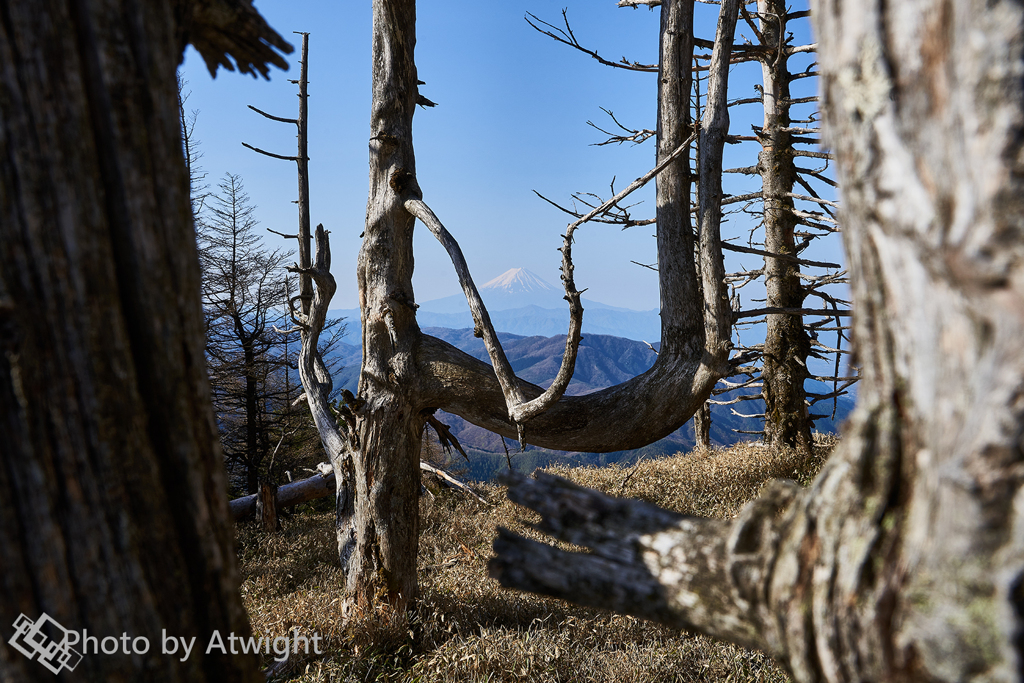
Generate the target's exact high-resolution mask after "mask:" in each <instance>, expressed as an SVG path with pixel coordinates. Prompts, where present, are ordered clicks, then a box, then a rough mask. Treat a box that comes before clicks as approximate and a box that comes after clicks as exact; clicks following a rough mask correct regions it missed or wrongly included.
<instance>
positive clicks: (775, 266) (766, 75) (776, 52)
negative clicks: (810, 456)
mask: <svg viewBox="0 0 1024 683" xmlns="http://www.w3.org/2000/svg"><path fill="white" fill-rule="evenodd" d="M757 11H758V14H759V19H760V21H759V24H760V29H761V37H762V38H763V41H764V42H763V45H764V47H766V48H768V50H769V52H768V54H767V55H764V56H762V57H761V74H762V83H763V87H762V101H763V103H764V126H763V127H762V129H761V132H760V134H759V135H758V138H759V139H760V141H761V153H760V155H758V160H757V170H758V173H760V174H761V196H762V198H763V201H764V248H765V251H768V252H771V253H773V254H785V255H788V256H797V249H796V239H795V236H794V231H795V229H796V226H797V222H796V216H795V215H794V214H793V199H792V197H791V196H790V195H792V194H793V185H794V183H795V182H796V164H795V163H794V156H793V151H794V150H793V143H792V141H791V138H792V137H793V136H792V134H791V133H790V132H789V131H788V130H787V129H788V128H789V127H790V115H789V110H790V93H789V85H790V73H789V65H788V61H789V60H788V55H787V54H786V50H785V46H786V41H785V39H786V31H787V21H786V3H785V2H783V1H782V0H758V3H757ZM764 279H765V289H766V290H767V302H766V303H767V305H768V307H770V308H795V309H802V308H803V305H804V296H805V293H804V288H803V285H802V284H801V282H800V264H799V263H798V262H794V261H789V260H785V259H780V258H769V257H766V258H765V260H764ZM765 323H766V328H767V329H766V331H765V344H764V353H763V355H762V365H761V380H762V389H761V395H762V397H763V398H764V404H765V410H764V412H765V419H764V440H765V442H767V443H768V444H769V445H770V446H772V447H775V448H778V447H783V446H795V447H798V448H802V449H804V450H809V449H810V447H811V421H810V419H809V417H808V411H807V405H806V404H805V401H806V393H805V391H804V382H805V381H806V380H807V378H808V376H809V373H808V372H807V356H808V353H809V352H810V348H811V347H810V338H809V337H808V335H807V331H806V330H805V329H804V318H803V315H800V314H780V313H772V314H769V315H767V316H765Z"/></svg>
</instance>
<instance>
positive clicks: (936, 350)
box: [492, 0, 1024, 681]
mask: <svg viewBox="0 0 1024 683" xmlns="http://www.w3.org/2000/svg"><path fill="white" fill-rule="evenodd" d="M814 17H815V23H816V27H817V29H818V30H817V35H818V38H819V41H820V42H819V56H820V64H821V71H822V81H821V82H822V93H823V102H822V104H823V107H822V108H823V111H824V112H825V122H826V132H827V135H828V139H829V141H830V143H831V144H832V146H833V149H834V151H835V153H836V158H837V160H838V171H839V178H840V181H841V184H842V187H843V204H842V208H841V209H840V211H841V215H842V218H843V225H844V230H845V232H844V235H845V237H846V244H847V248H848V253H849V258H850V269H851V270H850V274H851V282H852V286H853V296H854V305H855V311H856V314H855V318H854V325H853V332H854V341H855V346H856V348H857V350H858V354H859V360H860V363H861V365H862V367H863V380H862V383H861V388H860V395H859V398H860V400H859V403H858V407H857V410H856V412H855V413H854V417H853V419H852V421H851V425H850V427H849V428H848V429H847V431H846V434H845V435H844V439H843V441H842V443H841V444H840V446H839V447H838V449H837V451H836V453H835V454H834V455H833V456H832V459H831V460H830V462H829V463H828V464H827V465H826V467H825V469H824V470H823V471H822V473H821V475H820V476H819V477H818V479H817V481H816V482H815V483H814V484H813V485H812V486H811V488H810V489H807V490H801V489H799V488H797V487H795V486H793V485H785V484H780V485H778V486H776V487H775V488H774V489H772V490H770V491H769V492H767V493H766V494H764V495H763V496H762V497H761V498H760V499H758V500H757V501H755V502H753V503H751V504H750V505H748V506H747V508H746V509H745V510H744V511H743V512H742V513H741V514H740V516H739V517H738V518H737V519H735V520H702V519H696V518H680V517H678V516H673V515H671V514H670V513H666V512H665V511H658V510H656V509H652V508H650V506H644V505H642V504H639V503H633V502H627V501H610V500H607V499H604V498H600V497H598V496H595V494H593V493H592V492H587V491H585V490H580V489H579V488H578V487H573V486H571V485H566V484H564V483H560V482H558V481H553V480H551V479H550V478H544V479H539V480H537V481H536V482H532V481H529V480H527V481H524V482H522V483H520V484H518V485H517V486H516V487H514V488H513V490H512V491H511V492H510V495H511V496H512V497H513V498H514V499H516V500H518V501H520V502H522V503H524V504H527V505H529V506H530V507H533V508H535V509H538V510H540V511H541V512H542V513H543V515H544V517H545V519H544V522H543V523H542V525H543V527H544V528H545V529H546V530H548V531H550V532H551V533H553V534H555V535H556V536H558V537H560V538H563V539H565V540H568V541H571V542H573V543H577V544H580V545H585V546H589V547H591V548H593V549H594V550H595V553H594V554H588V555H579V554H571V553H563V552H562V551H558V550H555V549H554V548H551V547H550V546H546V545H543V544H536V543H534V542H531V541H526V540H525V539H520V538H516V537H513V536H511V535H509V534H507V533H504V534H503V535H502V538H501V539H499V542H497V543H496V549H497V550H498V552H499V557H498V558H497V559H496V560H495V561H494V563H493V565H492V571H493V572H494V573H495V574H497V575H498V576H500V577H501V579H502V581H503V582H504V583H505V584H506V585H512V586H520V587H524V588H527V589H529V590H535V591H537V592H542V593H548V594H552V595H560V596H561V597H565V598H567V599H570V600H576V601H578V602H584V603H587V604H594V605H602V606H606V607H611V608H613V609H618V610H620V611H625V612H630V613H633V614H638V615H641V616H644V617H647V618H651V619H656V620H658V621H662V622H665V623H669V624H673V625H675V626H680V627H685V628H691V629H695V630H698V631H702V632H704V633H708V634H711V635H714V636H717V637H721V638H725V639H728V640H731V641H734V642H737V643H741V644H744V645H747V646H750V647H756V648H760V649H763V650H765V651H767V652H770V653H772V654H773V655H774V656H775V657H777V658H778V659H779V660H780V661H782V662H784V663H785V665H786V666H787V667H788V668H789V670H790V672H791V673H792V674H793V676H794V678H795V679H796V680H798V681H826V680H827V681H861V680H920V681H925V680H927V681H966V680H1017V679H1019V678H1020V671H1021V662H1022V661H1024V644H1022V641H1021V638H1020V633H1021V632H1022V630H1024V597H1022V596H1024V590H1022V586H1024V541H1022V540H1021V539H1022V536H1021V533H1020V530H1021V525H1022V523H1024V522H1022V518H1021V509H1020V504H1019V500H1020V491H1021V487H1022V484H1024V475H1022V467H1024V465H1022V463H1024V452H1022V446H1021V434H1022V433H1024V408H1022V401H1021V395H1022V391H1024V389H1022V387H1024V351H1022V347H1021V344H1020V340H1021V338H1024V307H1022V306H1021V301H1022V300H1024V284H1022V283H1024V270H1022V269H1024V265H1022V264H1024V236H1022V234H1021V231H1020V229H1019V226H1020V225H1021V224H1024V205H1022V203H1021V200H1020V197H1021V196H1024V186H1022V185H1024V180H1022V179H1024V174H1022V173H1021V161H1020V160H1021V158H1022V157H1024V154H1022V152H1024V137H1022V136H1021V135H1020V131H1021V130H1022V128H1024V82H1022V81H1021V79H1020V77H1019V74H1020V73H1021V71H1022V70H1024V9H1022V8H1021V7H1020V6H1019V5H1016V4H1010V3H999V4H992V3H983V2H963V3H955V4H954V3H943V2H938V1H937V0H910V1H908V2H902V3H899V4H896V5H894V4H892V3H883V2H869V3H839V2H837V1H835V0H827V1H826V0H822V1H821V2H818V3H816V4H815V14H814ZM949 169H957V170H958V172H956V173H950V172H948V171H949ZM568 500H572V501H574V502H573V503H571V505H567V504H566V503H567V501H568ZM570 576H571V577H572V580H571V581H569V580H567V577H570ZM611 577H614V578H611Z"/></svg>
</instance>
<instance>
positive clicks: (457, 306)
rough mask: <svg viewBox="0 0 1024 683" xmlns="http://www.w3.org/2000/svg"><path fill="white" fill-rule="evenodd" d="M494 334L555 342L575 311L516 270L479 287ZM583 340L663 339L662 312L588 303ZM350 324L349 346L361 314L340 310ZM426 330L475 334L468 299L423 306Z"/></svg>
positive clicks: (553, 290) (558, 293)
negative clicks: (591, 337) (603, 336)
mask: <svg viewBox="0 0 1024 683" xmlns="http://www.w3.org/2000/svg"><path fill="white" fill-rule="evenodd" d="M479 291H480V296H481V298H482V299H483V300H484V305H485V306H487V311H488V313H489V314H490V316H491V322H492V323H493V324H494V328H495V329H496V330H498V331H499V332H511V333H512V334H520V335H523V336H534V335H536V336H542V337H552V336H555V335H559V334H561V335H564V334H565V333H566V331H567V330H568V329H569V305H568V304H567V303H566V301H565V300H564V299H563V298H562V297H563V296H564V295H565V292H564V290H563V289H562V288H561V287H560V286H559V287H555V286H554V285H552V284H550V283H548V282H545V281H544V280H542V279H541V278H540V277H538V276H536V275H534V274H533V273H531V272H530V271H528V270H526V269H525V268H512V269H511V270H508V271H506V272H505V273H503V274H502V275H500V276H498V277H496V278H494V279H493V280H491V281H490V282H487V283H485V284H483V285H481V286H480V287H479ZM583 310H584V312H583V334H585V335H586V334H607V335H611V336H615V337H625V338H626V339H635V340H637V341H649V342H652V343H653V342H656V341H658V340H659V339H660V338H661V317H660V316H659V315H658V311H657V310H653V311H633V310H630V309H628V308H618V307H615V306H609V305H607V304H602V303H600V302H598V301H591V300H590V299H583ZM331 315H332V316H339V317H344V318H346V319H347V320H348V321H349V323H350V325H349V337H348V340H349V341H353V342H354V340H356V339H358V336H359V329H358V328H359V325H358V322H359V311H358V310H355V309H353V310H334V311H331ZM416 319H417V321H418V322H419V324H420V327H447V328H450V329H456V330H457V329H463V328H469V329H472V328H473V317H472V316H471V315H470V313H469V305H468V304H467V303H466V297H465V296H464V295H462V294H457V295H453V296H448V297H444V298H442V299H434V300H432V301H426V302H422V303H421V304H420V308H419V310H418V311H417V312H416Z"/></svg>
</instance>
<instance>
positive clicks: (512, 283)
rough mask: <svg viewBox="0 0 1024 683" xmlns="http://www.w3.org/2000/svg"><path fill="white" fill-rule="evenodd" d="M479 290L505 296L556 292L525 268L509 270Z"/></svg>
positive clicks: (552, 287)
mask: <svg viewBox="0 0 1024 683" xmlns="http://www.w3.org/2000/svg"><path fill="white" fill-rule="evenodd" d="M480 289H485V290H497V291H500V292H504V293H507V294H518V293H526V292H531V293H533V292H537V293H540V292H544V293H547V292H551V293H557V292H558V290H557V289H555V287H554V286H552V285H551V284H549V283H547V282H545V281H544V280H542V279H541V278H540V277H539V276H538V275H535V274H534V273H531V272H530V271H528V270H527V269H526V268H510V269H509V270H506V271H505V272H504V273H502V274H501V275H499V276H498V277H496V278H494V279H493V280H491V281H490V282H487V283H485V284H484V285H483V286H481V287H480Z"/></svg>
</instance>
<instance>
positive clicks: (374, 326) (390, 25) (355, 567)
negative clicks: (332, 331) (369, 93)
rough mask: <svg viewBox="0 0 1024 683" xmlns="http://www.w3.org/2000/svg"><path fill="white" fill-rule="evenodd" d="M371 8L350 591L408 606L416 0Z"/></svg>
mask: <svg viewBox="0 0 1024 683" xmlns="http://www.w3.org/2000/svg"><path fill="white" fill-rule="evenodd" d="M373 17H374V20H373V54H374V65H375V68H374V77H373V107H372V112H371V118H370V131H371V139H370V196H369V199H368V201H367V206H366V234H365V236H364V238H363V246H362V249H361V250H360V252H359V262H358V266H357V269H358V281H359V303H360V309H361V316H362V330H363V361H362V363H363V364H362V369H361V372H360V375H359V396H361V397H365V398H366V405H365V407H364V411H365V412H364V413H363V416H362V421H361V424H360V425H359V440H360V448H359V450H358V451H357V452H356V453H355V455H354V462H353V468H354V472H355V501H356V503H355V506H356V507H355V517H354V520H353V521H354V527H355V536H356V550H355V553H354V554H353V556H352V560H351V561H350V564H349V566H348V592H349V595H350V596H354V597H355V598H356V602H357V604H359V603H361V602H365V601H367V600H372V599H373V596H374V595H375V593H376V592H377V591H378V589H381V590H383V592H384V595H385V596H386V600H387V602H388V603H389V604H391V605H393V606H395V607H397V608H403V607H405V606H407V605H409V604H410V603H411V601H412V600H414V599H415V595H416V551H417V547H418V533H419V483H420V470H419V454H420V439H421V435H422V432H423V425H424V423H425V421H426V415H424V414H422V413H421V408H420V407H419V406H417V403H418V401H417V397H416V395H415V392H416V388H417V384H418V381H417V379H418V374H419V373H418V369H417V367H416V364H415V362H414V353H415V347H416V342H417V341H418V339H419V326H418V325H417V324H416V309H415V306H414V297H413V289H412V270H413V253H412V232H413V223H414V221H415V218H413V216H412V214H410V213H409V212H408V211H406V210H405V208H404V206H403V201H404V199H405V198H406V196H407V195H409V194H412V195H418V194H419V190H418V187H417V185H416V160H415V155H414V153H413V145H412V117H413V112H414V109H415V106H416V99H417V94H418V88H417V84H416V80H417V79H416V65H415V63H414V61H413V49H414V46H415V43H416V33H415V25H416V3H415V1H414V0H375V2H374V3H373Z"/></svg>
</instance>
